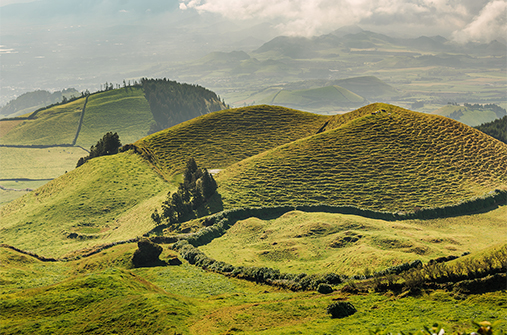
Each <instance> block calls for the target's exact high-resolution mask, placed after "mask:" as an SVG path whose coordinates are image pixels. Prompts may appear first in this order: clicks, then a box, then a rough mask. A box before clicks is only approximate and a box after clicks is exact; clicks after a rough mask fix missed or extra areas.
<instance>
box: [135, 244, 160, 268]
mask: <svg viewBox="0 0 507 335" xmlns="http://www.w3.org/2000/svg"><path fill="white" fill-rule="evenodd" d="M137 247H138V249H137V250H136V251H135V252H134V255H133V256H132V263H133V264H134V266H136V267H141V266H149V265H152V264H156V263H157V262H160V259H159V258H158V256H160V254H161V253H162V247H161V246H160V245H158V244H155V243H153V242H151V241H150V240H148V239H142V240H140V241H139V242H137Z"/></svg>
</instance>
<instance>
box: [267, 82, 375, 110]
mask: <svg viewBox="0 0 507 335" xmlns="http://www.w3.org/2000/svg"><path fill="white" fill-rule="evenodd" d="M266 101H269V102H268V103H269V104H274V105H280V106H286V107H291V108H299V109H304V110H311V111H320V110H326V111H331V110H334V109H339V108H340V107H350V106H358V105H360V104H361V103H364V102H365V100H364V98H363V97H361V96H359V95H357V94H355V93H353V92H351V91H349V90H347V89H345V88H343V87H340V86H336V85H335V86H327V87H321V88H313V89H306V90H295V91H289V90H281V91H279V92H277V93H275V94H274V95H273V96H271V97H269V98H268V99H266Z"/></svg>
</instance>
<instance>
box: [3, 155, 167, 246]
mask: <svg viewBox="0 0 507 335" xmlns="http://www.w3.org/2000/svg"><path fill="white" fill-rule="evenodd" d="M173 187H174V186H172V185H171V184H169V183H167V182H165V181H164V180H162V179H161V178H160V177H159V176H158V175H157V174H156V173H155V172H154V171H153V170H152V169H151V167H150V166H149V165H148V164H147V163H146V162H145V161H144V160H143V159H142V158H141V157H140V156H139V155H136V154H131V153H123V154H118V155H114V156H104V157H99V158H95V159H93V160H91V161H89V162H87V163H86V164H84V165H82V166H81V167H79V168H77V169H75V170H72V171H70V172H68V173H66V174H64V175H63V176H61V177H60V178H57V179H55V180H53V181H51V182H49V183H47V184H45V185H44V186H42V187H40V188H38V189H36V190H35V191H33V192H30V193H29V194H27V195H25V196H23V197H21V198H19V199H17V200H15V201H13V202H11V203H8V204H6V205H4V206H2V207H1V208H0V218H1V222H2V223H1V226H0V242H1V243H8V244H10V245H14V246H16V247H18V248H21V249H26V250H30V251H33V252H36V253H40V254H42V255H54V256H62V255H64V254H66V253H69V252H73V251H76V250H78V249H84V248H89V247H92V246H95V245H99V244H104V243H108V242H113V241H119V240H127V239H130V238H133V237H136V236H140V235H142V234H143V233H145V232H147V231H149V230H151V229H152V228H153V227H154V223H153V222H152V221H151V219H150V214H151V213H152V212H153V210H154V209H155V208H156V207H158V206H159V205H160V203H161V202H162V200H163V199H164V197H165V195H166V193H167V191H169V190H171V189H172V188H173ZM72 233H74V234H77V236H75V237H74V238H70V237H68V236H69V235H70V234H72Z"/></svg>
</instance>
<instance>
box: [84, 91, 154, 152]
mask: <svg viewBox="0 0 507 335" xmlns="http://www.w3.org/2000/svg"><path fill="white" fill-rule="evenodd" d="M153 122H155V121H154V120H153V116H152V114H151V111H150V106H149V105H148V101H146V99H145V98H144V93H143V91H142V89H138V88H132V89H131V88H128V89H127V90H126V89H124V88H122V89H117V90H112V91H106V92H102V93H98V94H93V95H91V96H90V97H89V99H88V104H87V105H86V112H85V116H84V120H83V125H82V127H81V132H80V134H79V137H78V139H77V145H81V146H83V147H85V148H89V147H90V146H91V145H94V144H96V143H97V141H98V140H99V139H100V138H102V136H103V135H104V134H105V133H107V132H110V131H111V132H117V133H118V135H120V140H121V142H122V143H123V144H127V143H132V142H134V141H137V140H138V139H140V138H142V137H143V136H146V134H147V133H148V130H149V129H150V124H151V123H153Z"/></svg>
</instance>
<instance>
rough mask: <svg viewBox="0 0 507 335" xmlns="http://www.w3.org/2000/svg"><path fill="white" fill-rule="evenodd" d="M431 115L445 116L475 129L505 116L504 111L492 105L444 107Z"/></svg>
mask: <svg viewBox="0 0 507 335" xmlns="http://www.w3.org/2000/svg"><path fill="white" fill-rule="evenodd" d="M432 114H437V115H443V116H447V117H449V118H451V119H454V120H457V121H459V122H462V123H464V124H467V125H469V126H472V127H475V126H478V125H480V124H483V123H486V122H491V121H493V120H496V119H497V118H501V117H503V116H505V115H506V113H505V109H502V108H500V107H498V106H494V105H492V106H491V107H490V106H488V105H485V106H483V105H478V104H475V105H470V104H465V105H464V106H460V105H450V104H449V105H446V106H444V107H441V108H439V109H437V110H436V111H434V112H433V113H432Z"/></svg>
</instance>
